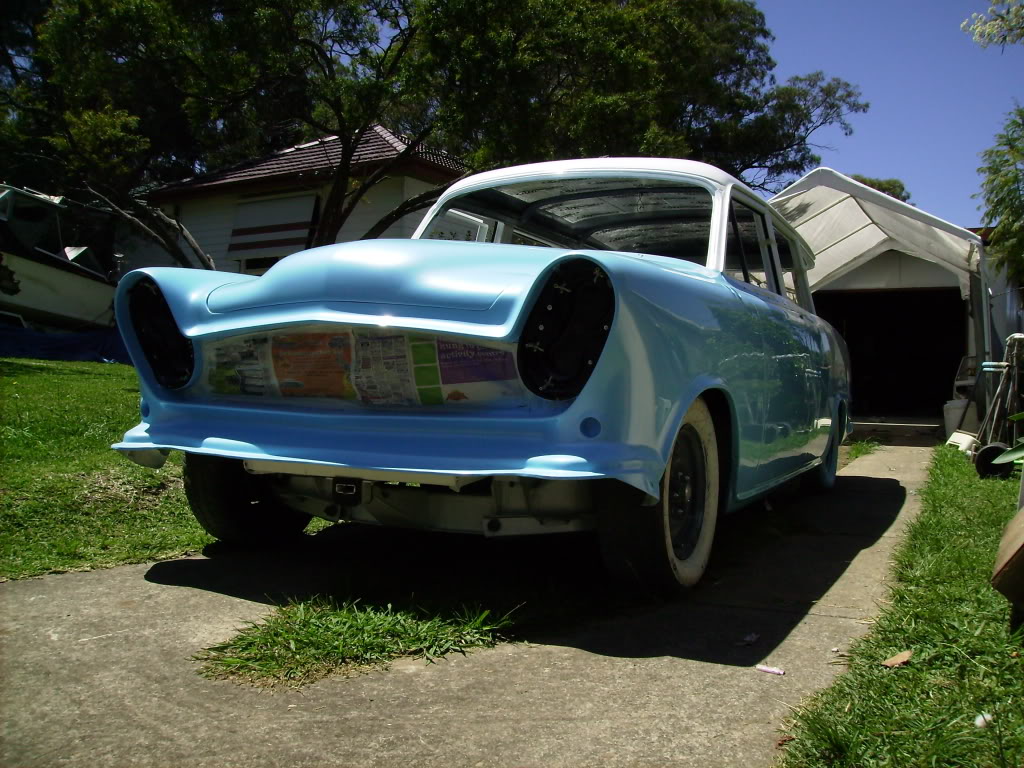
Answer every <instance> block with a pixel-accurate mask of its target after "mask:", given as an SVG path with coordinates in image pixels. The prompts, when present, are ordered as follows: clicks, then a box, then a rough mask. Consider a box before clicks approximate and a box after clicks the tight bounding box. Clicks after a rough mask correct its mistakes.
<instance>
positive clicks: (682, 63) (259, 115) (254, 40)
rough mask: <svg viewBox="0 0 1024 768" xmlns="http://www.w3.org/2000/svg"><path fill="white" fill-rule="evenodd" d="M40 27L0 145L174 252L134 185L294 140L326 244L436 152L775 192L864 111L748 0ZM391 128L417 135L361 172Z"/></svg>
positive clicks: (510, 0) (234, 13) (211, 6)
mask: <svg viewBox="0 0 1024 768" xmlns="http://www.w3.org/2000/svg"><path fill="white" fill-rule="evenodd" d="M31 5H32V4H31V3H29V4H28V6H31ZM28 6H26V7H28ZM27 28H28V29H31V30H33V35H34V37H32V39H31V40H30V41H29V42H28V43H25V42H24V40H23V39H22V38H19V37H17V36H13V37H10V38H9V39H5V42H6V43H7V54H8V59H9V60H18V61H25V62H27V64H28V67H27V69H30V70H31V72H32V73H33V77H30V78H28V77H26V78H22V79H21V81H20V82H14V80H13V78H12V79H11V80H10V81H9V82H7V81H0V82H2V84H3V85H4V88H5V96H4V99H3V105H4V106H6V108H7V110H8V112H7V116H8V119H7V121H6V122H5V123H4V124H3V126H4V130H3V131H0V142H2V145H0V149H2V148H4V147H9V148H13V147H12V145H18V146H19V147H21V148H22V150H25V149H26V148H29V147H31V148H32V151H33V152H34V153H35V154H37V155H49V156H50V157H51V158H52V162H51V163H50V166H52V168H51V170H50V171H49V172H48V177H49V178H51V179H52V180H53V183H54V184H56V185H58V186H59V187H60V188H61V189H68V190H72V189H74V190H86V191H87V192H88V193H89V194H90V195H92V196H94V198H95V199H97V200H101V201H103V202H105V203H106V204H107V205H108V206H110V207H111V208H112V209H114V210H116V211H118V212H120V213H121V214H122V215H123V216H124V217H125V218H126V219H127V220H129V221H131V222H132V223H133V225H134V226H136V227H137V228H138V229H140V230H141V231H143V232H146V233H147V235H148V236H151V237H154V238H155V239H157V240H160V241H163V242H165V245H166V247H167V248H168V250H170V251H172V252H173V249H174V244H173V243H171V242H170V241H171V240H174V241H175V242H176V241H177V235H178V234H179V232H178V230H177V229H176V227H175V226H174V224H175V223H174V222H173V221H168V220H166V217H161V215H160V213H159V211H157V210H156V209H154V208H152V207H151V206H147V205H146V204H145V203H144V201H143V198H142V197H141V196H140V190H145V189H146V188H148V187H150V186H152V185H155V184H162V183H166V182H169V181H174V180H178V179H182V178H186V177H188V176H192V175H194V174H196V173H201V172H203V171H208V170H216V169H217V168H220V167H224V166H225V165H228V164H230V163H232V162H237V161H238V160H241V159H244V158H247V157H253V156H257V155H259V154H262V153H265V152H267V151H269V150H272V149H276V148H279V147H282V146H286V145H287V144H289V143H295V141H296V140H298V139H311V138H317V137H321V136H325V135H333V136H336V137H337V141H338V145H339V147H340V148H341V160H340V161H339V162H338V164H337V165H336V166H335V167H334V169H333V174H332V177H331V179H330V181H329V184H328V192H327V195H326V199H325V200H324V203H323V205H322V207H321V215H320V219H319V223H318V225H317V231H316V233H315V236H314V243H315V244H318V245H319V244H326V243H331V242H334V241H335V240H336V239H337V235H338V232H339V230H340V229H341V227H342V226H343V224H344V223H345V221H346V220H347V218H348V217H349V215H350V214H351V213H352V211H353V210H354V209H355V207H356V206H357V205H358V204H359V202H360V200H361V199H363V197H364V196H365V195H366V193H367V192H368V191H369V190H371V189H372V188H373V187H374V186H375V185H376V184H378V183H380V182H381V181H382V180H383V179H384V178H386V177H387V175H388V174H389V173H391V172H393V171H394V169H395V165H396V164H397V163H400V162H402V161H403V160H405V159H406V158H407V157H408V156H409V155H411V154H412V153H414V152H416V151H417V150H418V149H419V148H420V147H422V146H423V144H424V143H425V142H428V141H429V142H430V143H432V144H434V145H437V146H440V147H442V148H445V149H448V150H449V151H452V152H454V153H456V154H457V155H458V156H460V157H463V158H465V159H466V160H467V162H468V163H469V164H470V166H471V167H473V168H474V169H478V170H482V169H486V168H489V167H494V166H498V165H507V164H513V163H520V162H528V161H535V160H547V159H561V158H572V157H585V156H593V155H608V154H614V155H636V154H641V155H669V156H676V157H690V158H693V159H698V160H705V161H707V162H711V163H713V164H716V165H718V166H720V167H722V168H724V169H725V170H727V171H730V172H732V173H733V174H734V175H737V176H742V177H744V178H745V179H746V180H748V181H749V182H751V183H752V184H753V185H754V186H757V187H760V188H763V189H774V188H777V187H778V186H780V185H781V184H782V183H783V182H784V181H785V180H786V179H787V178H788V177H791V176H793V175H795V174H798V173H800V172H803V171H804V170H806V169H807V168H808V167H810V166H811V165H812V164H814V163H816V162H817V161H818V158H817V157H816V155H815V154H814V146H813V144H812V143H811V140H812V136H813V135H814V134H815V132H817V131H818V130H819V129H820V128H823V127H825V126H829V125H838V126H840V127H841V128H842V129H843V131H844V132H846V133H849V132H850V130H851V126H850V124H849V122H848V117H849V116H850V115H852V114H855V113H857V112H863V111H864V110H866V109H867V104H866V103H864V102H863V101H861V99H860V93H859V91H858V90H857V89H856V88H855V87H854V86H852V85H850V84H849V83H845V82H843V81H841V80H838V79H835V78H832V79H829V78H827V77H826V76H825V75H823V74H822V73H812V74H810V75H806V76H801V77H794V78H791V79H790V80H789V81H787V82H786V83H783V84H779V83H777V82H776V81H775V79H774V76H773V74H772V70H773V69H774V66H775V64H774V62H773V61H772V59H771V57H770V56H769V52H768V46H769V43H770V41H771V34H770V32H769V31H768V29H767V27H766V26H765V20H764V16H763V14H761V12H760V11H758V10H757V8H756V7H755V6H754V4H753V2H751V1H750V0H689V1H688V2H686V3H680V2H677V1H676V0H590V2H587V3H581V2H579V1H578V0H276V1H275V2H269V0H231V1H230V2H228V0H52V6H51V7H50V8H49V10H48V12H47V13H46V15H45V17H43V18H42V21H41V22H39V23H35V25H34V26H33V24H29V25H28V27H27ZM19 45H20V46H21V47H20V48H19V47H18V46H19ZM2 64H3V62H0V70H2V69H3V67H2ZM8 69H10V67H8ZM15 69H16V68H15ZM12 71H14V70H12ZM0 77H2V75H0ZM375 123H383V124H385V125H387V126H388V127H390V128H392V129H395V130H398V131H400V132H402V133H404V134H405V135H407V136H408V137H409V138H410V140H409V142H408V145H407V146H406V148H405V149H404V150H403V151H402V152H401V154H400V155H399V156H398V157H396V158H394V159H393V160H391V161H389V162H387V163H384V164H382V165H379V166H377V167H375V168H373V169H371V170H369V171H362V170H360V169H359V168H357V167H355V166H354V165H353V158H354V156H355V151H356V148H357V147H358V145H359V142H360V140H361V139H362V137H363V136H364V134H365V133H366V132H367V131H368V130H370V128H371V126H372V125H373V124H375ZM5 137H6V138H5ZM33 171H34V172H35V173H37V174H38V173H39V166H38V164H36V166H35V168H34V169H33ZM33 186H38V184H33ZM55 191H57V190H55ZM435 198H436V193H435V194H433V195H431V194H427V195H423V196H421V198H420V199H419V200H417V201H414V202H413V203H408V204H406V206H405V210H407V211H408V210H415V209H417V208H418V207H425V206H426V205H429V204H430V203H431V202H432V201H433V199H435ZM178 250H179V252H180V248H179V249H178ZM179 257H180V258H179ZM176 258H179V261H184V260H185V256H184V254H181V253H179V254H177V255H176Z"/></svg>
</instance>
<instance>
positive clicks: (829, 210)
mask: <svg viewBox="0 0 1024 768" xmlns="http://www.w3.org/2000/svg"><path fill="white" fill-rule="evenodd" d="M771 204H772V205H773V206H774V207H776V208H777V209H778V210H779V211H780V212H781V213H782V214H783V216H785V217H786V219H787V220H788V221H789V222H790V223H791V224H793V225H794V226H795V227H796V228H797V231H798V232H800V234H801V235H802V236H803V238H804V239H805V240H806V241H807V243H808V245H809V246H810V247H811V250H812V251H813V252H814V257H815V267H814V269H813V270H811V272H810V273H809V275H808V278H809V280H810V283H811V289H812V291H813V293H814V303H815V307H816V309H817V312H818V314H820V315H821V316H822V317H823V318H825V319H826V320H827V321H828V322H830V323H831V324H832V325H833V326H835V327H836V329H837V330H838V331H839V332H840V334H841V335H842V336H843V338H844V339H845V340H846V343H847V346H848V347H849V350H850V359H851V366H852V371H851V383H852V388H853V415H854V417H855V418H856V419H857V420H859V421H873V420H885V421H902V420H908V421H914V422H918V423H920V422H925V423H932V424H940V423H941V422H942V415H943V405H944V404H945V403H946V402H947V401H948V400H950V399H952V397H953V383H954V380H955V379H956V375H957V369H958V366H959V365H960V361H961V359H962V358H963V357H964V356H968V355H974V354H975V353H976V350H978V349H982V350H985V349H990V348H991V345H990V342H989V335H988V332H987V331H986V328H985V324H984V323H977V324H975V322H974V318H976V317H977V318H980V317H987V315H988V313H987V312H985V311H983V312H974V311H971V299H972V296H973V297H974V300H975V301H976V302H979V297H980V296H982V295H984V293H985V290H986V286H985V281H984V277H983V274H982V270H981V259H982V249H981V240H980V238H979V237H978V236H977V235H976V234H974V233H973V232H970V231H968V230H966V229H962V228H960V227H957V226H955V225H953V224H950V223H949V222H946V221H943V220H942V219H939V218H937V217H935V216H932V215H930V214H928V213H926V212H924V211H921V210H920V209H918V208H916V207H914V206H912V205H908V204H906V203H903V202H901V201H899V200H896V199H894V198H892V197H889V196H888V195H885V194H883V193H882V192H878V191H877V190H874V189H871V188H870V187H866V186H864V185H863V184H860V183H858V182H856V181H854V180H853V179H850V178H849V177H847V176H844V175H843V174H840V173H838V172H836V171H833V170H831V169H829V168H819V169H817V170H815V171H812V172H811V173H809V174H808V175H807V176H804V177H803V178H802V179H800V180H799V181H797V182H796V183H794V184H792V185H791V186H789V187H787V188H786V189H785V190H783V191H782V192H781V193H779V194H778V195H777V196H776V197H775V198H773V199H772V200H771ZM982 356H985V353H984V352H982Z"/></svg>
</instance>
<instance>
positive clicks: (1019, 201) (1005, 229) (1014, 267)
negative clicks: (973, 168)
mask: <svg viewBox="0 0 1024 768" xmlns="http://www.w3.org/2000/svg"><path fill="white" fill-rule="evenodd" d="M981 157H982V160H983V161H984V163H985V164H984V165H983V166H981V168H979V169H978V170H979V172H981V173H982V174H983V175H984V181H983V182H982V185H981V194H982V199H983V200H984V201H985V223H986V225H988V226H992V227H993V229H992V232H991V234H990V235H989V244H990V247H991V251H992V255H993V257H994V258H993V264H995V265H996V266H997V267H998V268H1000V269H1005V270H1006V273H1007V276H1008V277H1010V278H1012V279H1014V280H1016V281H1017V282H1018V283H1021V284H1024V107H1019V106H1018V107H1017V108H1015V109H1014V110H1013V111H1011V112H1010V113H1009V115H1007V120H1006V126H1005V127H1004V128H1003V131H1002V132H1001V133H999V134H997V135H996V144H995V146H993V147H991V148H990V149H986V150H985V151H984V152H983V153H982V155H981Z"/></svg>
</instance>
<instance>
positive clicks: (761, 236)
mask: <svg viewBox="0 0 1024 768" xmlns="http://www.w3.org/2000/svg"><path fill="white" fill-rule="evenodd" d="M734 191H735V188H733V192H734ZM737 204H738V205H742V206H743V207H744V208H746V209H748V210H749V211H750V212H751V214H752V215H753V216H754V217H755V222H756V220H757V219H758V218H759V219H760V221H761V226H760V227H756V226H755V235H756V237H757V245H758V251H760V254H761V264H760V266H761V268H762V270H763V271H764V275H765V284H764V285H758V284H757V283H754V282H751V279H750V272H751V266H754V271H756V265H752V264H751V262H750V261H749V260H748V256H749V255H748V254H747V253H746V251H745V250H744V248H743V238H742V237H741V236H740V233H739V223H738V221H737V220H736V216H735V209H734V206H735V205H737ZM725 205H726V227H725V233H724V234H725V237H724V238H723V243H722V261H721V265H722V269H721V271H722V273H723V274H726V275H727V270H726V265H727V263H728V254H729V236H730V233H731V234H732V235H733V236H734V237H735V238H736V241H737V244H738V246H739V251H740V261H741V263H742V266H743V278H742V280H741V282H744V283H746V284H747V285H749V286H751V287H752V288H755V289H757V290H761V291H767V292H768V293H772V294H775V295H779V289H778V285H779V280H778V274H777V267H776V262H775V258H774V253H773V252H774V245H773V242H774V241H773V239H772V237H773V236H772V230H771V216H770V215H769V214H768V212H767V211H765V210H764V209H763V208H762V207H761V206H760V205H758V204H757V203H756V202H754V201H753V200H751V199H749V198H747V197H746V196H745V195H737V194H729V195H728V196H727V197H726V198H725ZM727 276H729V275H727ZM732 279H734V280H740V278H739V277H732Z"/></svg>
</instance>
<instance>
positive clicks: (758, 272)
mask: <svg viewBox="0 0 1024 768" xmlns="http://www.w3.org/2000/svg"><path fill="white" fill-rule="evenodd" d="M771 237H772V235H771V230H770V229H769V226H768V220H767V218H766V216H765V214H764V213H762V212H761V211H760V210H758V208H757V207H756V204H755V203H753V202H747V201H744V200H742V199H738V198H737V197H736V196H735V195H734V196H733V198H732V199H731V200H730V205H729V221H728V225H727V235H726V258H725V270H724V274H725V276H726V278H727V279H729V280H730V282H731V283H732V285H733V287H734V288H735V289H736V291H737V293H738V294H739V296H740V299H741V300H742V301H743V303H744V305H745V306H747V307H748V309H749V311H750V315H751V327H750V332H751V335H752V336H756V337H757V338H758V341H759V345H760V350H761V365H762V371H763V374H762V375H763V379H762V381H763V384H762V387H761V390H760V394H761V399H762V402H761V412H762V413H763V414H764V421H763V424H762V425H761V429H760V445H759V446H757V450H756V453H757V457H758V460H757V472H756V477H757V480H758V483H757V485H758V486H759V487H762V488H763V487H765V486H769V485H774V484H775V483H777V482H780V481H781V480H783V479H785V478H786V477H789V476H791V475H794V474H796V473H798V472H799V471H800V470H801V469H803V468H804V467H806V465H807V464H808V463H809V462H810V461H812V460H813V455H812V446H811V443H812V442H813V439H814V436H815V435H814V425H815V419H816V418H817V413H818V405H817V404H816V400H817V397H818V396H817V394H816V393H815V392H814V384H813V382H814V380H815V376H816V375H817V374H816V372H815V365H816V363H815V360H816V355H815V350H816V348H817V347H818V346H820V344H819V342H818V341H817V340H816V335H815V334H813V333H812V332H811V328H810V327H809V326H808V324H807V322H806V320H805V318H804V317H803V315H802V314H801V311H802V310H801V309H800V307H798V306H797V305H795V304H794V303H793V302H791V301H790V300H789V299H788V298H786V297H785V296H784V295H782V292H783V290H784V289H782V288H780V285H781V284H782V283H781V281H780V279H779V276H778V274H777V267H776V264H775V259H774V255H773V249H772V244H771Z"/></svg>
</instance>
